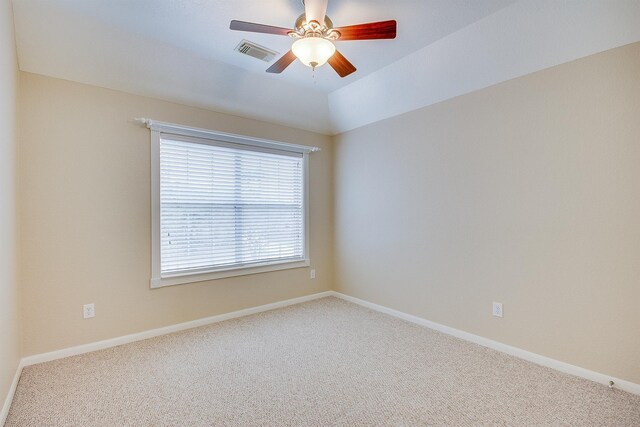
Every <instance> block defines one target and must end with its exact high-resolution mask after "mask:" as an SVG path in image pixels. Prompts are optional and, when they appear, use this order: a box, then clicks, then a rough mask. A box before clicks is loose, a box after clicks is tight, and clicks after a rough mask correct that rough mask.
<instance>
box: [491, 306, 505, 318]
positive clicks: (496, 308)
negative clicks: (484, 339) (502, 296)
mask: <svg viewBox="0 0 640 427" xmlns="http://www.w3.org/2000/svg"><path fill="white" fill-rule="evenodd" d="M493 315H494V316H496V317H503V315H504V312H503V310H502V303H501V302H494V303H493Z"/></svg>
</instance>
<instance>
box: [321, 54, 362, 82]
mask: <svg viewBox="0 0 640 427" xmlns="http://www.w3.org/2000/svg"><path fill="white" fill-rule="evenodd" d="M328 62H329V65H331V68H333V69H334V70H336V73H338V75H339V76H340V77H347V76H348V75H349V74H351V73H353V72H354V71H356V67H354V66H353V64H352V63H351V62H349V60H348V59H347V58H345V57H344V56H342V54H341V53H340V52H338V51H337V50H336V53H334V54H333V56H332V57H331V58H329V61H328Z"/></svg>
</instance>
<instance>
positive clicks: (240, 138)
mask: <svg viewBox="0 0 640 427" xmlns="http://www.w3.org/2000/svg"><path fill="white" fill-rule="evenodd" d="M133 120H134V121H135V122H137V123H140V124H142V125H144V126H145V127H147V128H149V129H151V130H153V131H159V132H165V133H174V134H179V135H188V136H194V137H200V138H205V139H216V140H220V139H222V140H223V141H227V142H234V143H237V144H243V145H261V146H264V147H270V148H276V149H280V150H287V151H295V152H298V153H313V152H316V151H320V148H319V147H310V146H308V145H300V144H291V143H288V142H281V141H272V140H268V139H261V138H254V137H251V136H245V135H236V134H232V133H225V132H218V131H214V130H209V129H201V128H195V127H190V126H184V125H178V124H175V123H167V122H161V121H158V120H153V119H147V118H144V117H137V118H135V119H133Z"/></svg>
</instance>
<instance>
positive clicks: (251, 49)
mask: <svg viewBox="0 0 640 427" xmlns="http://www.w3.org/2000/svg"><path fill="white" fill-rule="evenodd" d="M236 50H237V51H238V52H240V53H242V54H244V55H249V56H252V57H254V58H257V59H260V60H262V61H264V62H269V61H271V60H272V59H273V58H275V57H276V55H277V54H278V52H275V51H273V50H271V49H267V48H266V47H264V46H260V45H259V44H256V43H253V42H250V41H249V40H242V41H241V42H240V44H238V46H236Z"/></svg>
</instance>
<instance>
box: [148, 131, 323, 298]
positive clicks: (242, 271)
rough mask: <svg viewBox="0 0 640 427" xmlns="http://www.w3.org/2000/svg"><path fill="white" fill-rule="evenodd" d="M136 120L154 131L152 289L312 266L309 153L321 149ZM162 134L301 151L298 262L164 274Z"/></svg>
mask: <svg viewBox="0 0 640 427" xmlns="http://www.w3.org/2000/svg"><path fill="white" fill-rule="evenodd" d="M136 120H137V121H139V122H142V123H143V124H145V125H146V126H147V128H149V129H150V130H151V281H150V282H151V288H161V287H164V286H173V285H180V284H184V283H194V282H202V281H207V280H215V279H222V278H226V277H234V276H243V275H247V274H256V273H265V272H269V271H277V270H285V269H291V268H302V267H309V266H310V265H311V260H310V259H309V153H311V152H314V151H319V150H320V149H319V148H317V147H309V146H306V145H297V144H290V143H286V142H279V141H270V140H266V139H259V138H252V137H248V136H242V135H234V134H229V133H224V132H217V131H212V130H206V129H199V128H192V127H188V126H182V125H176V124H172V123H166V122H160V121H156V120H149V119H136ZM162 135H177V136H180V137H190V138H196V139H197V140H199V141H200V143H206V142H207V141H211V143H212V144H215V143H220V142H222V143H230V144H235V145H239V146H242V145H245V146H250V147H260V148H267V149H275V150H280V151H289V152H293V153H299V154H302V159H303V168H304V171H303V193H304V194H303V210H304V213H303V227H304V236H303V238H304V242H303V245H302V247H303V251H304V253H303V259H302V260H296V261H272V262H264V263H259V264H251V266H233V267H223V268H214V269H210V270H206V271H201V270H200V271H193V272H186V273H174V274H166V273H165V274H162V272H161V265H162V264H161V263H162V260H161V251H160V244H161V237H160V140H161V138H162Z"/></svg>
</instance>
